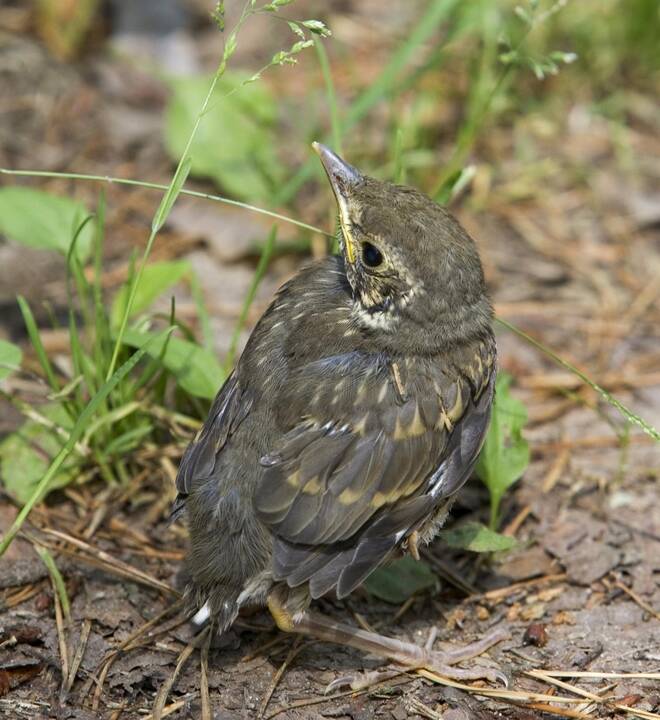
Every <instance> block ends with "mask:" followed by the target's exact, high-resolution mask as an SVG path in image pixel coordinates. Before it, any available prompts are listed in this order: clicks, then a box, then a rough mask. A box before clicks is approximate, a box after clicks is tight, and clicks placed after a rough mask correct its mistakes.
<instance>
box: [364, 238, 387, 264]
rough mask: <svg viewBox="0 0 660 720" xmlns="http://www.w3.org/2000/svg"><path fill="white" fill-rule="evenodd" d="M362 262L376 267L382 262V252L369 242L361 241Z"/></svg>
mask: <svg viewBox="0 0 660 720" xmlns="http://www.w3.org/2000/svg"><path fill="white" fill-rule="evenodd" d="M362 262H363V263H364V264H365V265H366V266H367V267H371V268H375V267H378V266H379V265H380V264H381V263H382V262H383V253H382V252H381V251H380V250H379V249H378V248H377V247H376V246H375V245H372V244H371V243H370V242H363V243H362Z"/></svg>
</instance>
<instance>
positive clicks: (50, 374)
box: [16, 295, 61, 392]
mask: <svg viewBox="0 0 660 720" xmlns="http://www.w3.org/2000/svg"><path fill="white" fill-rule="evenodd" d="M16 300H17V301H18V307H19V308H20V310H21V315H22V316H23V322H24V323H25V328H26V330H27V332H28V336H29V338H30V342H31V343H32V347H33V348H34V351H35V353H36V354H37V359H38V360H39V364H40V365H41V368H42V370H43V371H44V375H45V376H46V380H48V384H49V385H50V387H51V390H53V391H54V392H59V391H60V388H61V386H60V383H59V382H58V380H57V378H56V377H55V372H54V371H53V366H52V365H51V364H50V360H49V359H48V355H46V350H45V348H44V345H43V343H42V342H41V335H40V334H39V328H38V327H37V323H36V321H35V319H34V315H33V314H32V310H31V309H30V306H29V305H28V302H27V300H26V299H25V298H24V297H23V296H22V295H18V297H17V298H16Z"/></svg>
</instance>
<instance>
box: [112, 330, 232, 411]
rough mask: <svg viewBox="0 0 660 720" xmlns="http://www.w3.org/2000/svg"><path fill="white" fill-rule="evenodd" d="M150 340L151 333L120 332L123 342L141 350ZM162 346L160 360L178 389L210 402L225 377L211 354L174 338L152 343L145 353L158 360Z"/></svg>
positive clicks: (193, 344)
mask: <svg viewBox="0 0 660 720" xmlns="http://www.w3.org/2000/svg"><path fill="white" fill-rule="evenodd" d="M153 338H154V334H153V333H146V332H139V331H138V330H131V329H128V330H126V332H125V333H124V338H123V342H124V344H126V345H129V346H130V347H135V348H141V347H143V346H144V345H145V344H146V343H147V342H150V341H152V340H153ZM166 343H167V344H166ZM164 346H165V352H164V354H163V356H162V358H161V361H162V363H163V365H164V366H165V367H166V368H167V369H168V370H169V371H170V372H171V373H172V375H174V377H176V379H177V382H178V384H179V386H180V387H181V388H182V389H183V390H185V391H186V392H188V393H190V394H191V395H194V396H195V397H201V398H206V399H208V400H212V399H213V398H214V397H215V395H216V393H217V392H218V389H219V387H220V385H221V384H222V382H223V380H224V378H225V374H224V371H223V369H222V367H221V365H220V363H219V362H218V360H217V359H216V357H215V355H214V354H213V353H212V352H209V351H208V350H206V349H205V348H203V347H200V346H199V345H197V344H196V343H193V342H190V341H189V340H183V339H181V338H177V337H170V338H169V340H166V338H161V339H160V340H154V341H153V342H151V344H150V345H149V347H148V349H147V354H148V355H149V356H150V357H152V358H154V359H156V358H159V357H160V355H161V352H162V351H163V347H164Z"/></svg>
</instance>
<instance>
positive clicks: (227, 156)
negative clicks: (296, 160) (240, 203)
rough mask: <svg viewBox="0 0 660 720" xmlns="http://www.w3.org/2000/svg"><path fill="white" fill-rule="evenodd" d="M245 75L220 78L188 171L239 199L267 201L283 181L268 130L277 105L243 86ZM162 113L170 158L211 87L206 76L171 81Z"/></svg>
mask: <svg viewBox="0 0 660 720" xmlns="http://www.w3.org/2000/svg"><path fill="white" fill-rule="evenodd" d="M248 79H249V76H247V75H243V74H240V75H239V74H234V73H229V72H228V73H226V74H225V75H224V76H223V77H222V78H220V79H219V81H218V83H217V85H216V89H215V92H214V93H213V96H212V98H211V102H210V106H209V110H208V111H207V113H206V115H205V116H204V118H203V119H202V122H201V124H200V126H199V129H198V131H197V135H196V137H195V141H194V143H193V145H192V147H191V148H190V172H191V174H192V175H194V176H198V177H207V178H211V179H212V180H213V181H215V182H216V183H217V184H218V186H220V187H222V188H224V189H225V190H227V191H229V192H231V193H232V194H233V195H235V196H236V197H238V198H240V199H243V200H250V201H252V202H254V201H255V200H265V199H266V200H267V199H270V197H271V196H272V195H273V193H274V191H275V190H276V188H277V187H278V186H279V184H280V183H281V182H282V181H283V180H284V167H283V165H282V164H281V163H280V161H279V160H278V158H277V155H276V153H275V148H276V146H277V143H276V142H275V138H274V136H273V133H272V129H273V126H274V123H275V120H276V117H277V104H276V102H275V99H274V97H273V95H272V93H271V92H270V91H269V90H268V89H267V88H266V87H265V86H264V85H260V84H248V85H245V86H242V84H243V83H244V82H246V81H247V80H248ZM170 86H171V89H172V96H171V98H170V100H169V103H168V106H167V109H166V112H165V146H166V148H167V151H168V153H169V154H170V156H171V157H172V158H173V159H178V158H179V157H180V156H181V154H182V153H183V152H184V150H185V148H186V144H187V141H188V137H189V135H190V131H191V129H192V127H193V125H194V124H195V119H196V117H197V113H198V112H199V108H200V107H201V105H202V103H203V102H204V99H205V97H206V94H207V92H208V87H209V78H208V77H207V76H202V77H194V78H190V77H188V78H183V79H180V78H175V79H172V80H170Z"/></svg>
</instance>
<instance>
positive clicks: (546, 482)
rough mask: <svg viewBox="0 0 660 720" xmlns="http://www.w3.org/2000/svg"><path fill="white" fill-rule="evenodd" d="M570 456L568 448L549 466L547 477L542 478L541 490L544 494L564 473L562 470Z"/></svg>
mask: <svg viewBox="0 0 660 720" xmlns="http://www.w3.org/2000/svg"><path fill="white" fill-rule="evenodd" d="M570 455H571V451H570V449H569V448H564V449H563V450H562V451H561V452H560V453H559V455H557V457H556V459H555V461H554V462H553V463H552V465H551V466H550V469H549V470H548V473H547V475H546V476H545V478H543V482H542V483H541V490H542V491H543V492H544V493H549V492H550V491H551V490H552V489H553V488H554V487H555V485H556V484H557V482H558V481H559V478H560V477H561V474H562V473H563V472H564V468H565V467H566V465H567V463H568V459H569V457H570Z"/></svg>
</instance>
